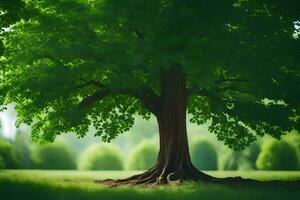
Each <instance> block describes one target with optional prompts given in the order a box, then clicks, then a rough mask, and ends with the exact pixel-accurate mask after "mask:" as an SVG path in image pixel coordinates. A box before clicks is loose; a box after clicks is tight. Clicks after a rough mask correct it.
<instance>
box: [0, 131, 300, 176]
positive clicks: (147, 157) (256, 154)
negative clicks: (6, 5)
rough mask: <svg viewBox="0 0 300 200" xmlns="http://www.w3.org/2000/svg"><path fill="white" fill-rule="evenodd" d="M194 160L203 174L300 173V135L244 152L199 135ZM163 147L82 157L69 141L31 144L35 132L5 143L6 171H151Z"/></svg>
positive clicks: (100, 148) (96, 148) (109, 147)
mask: <svg viewBox="0 0 300 200" xmlns="http://www.w3.org/2000/svg"><path fill="white" fill-rule="evenodd" d="M190 151H191V157H192V160H193V162H194V163H195V166H196V167H197V168H198V169H200V170H299V169H300V135H299V134H291V135H287V136H284V137H283V140H281V141H277V140H274V139H270V138H262V139H260V140H258V142H256V143H254V144H252V145H250V146H249V147H248V148H246V149H245V150H244V151H234V150H231V149H229V148H227V147H225V146H224V145H222V144H221V143H220V142H218V141H216V140H215V139H214V138H212V137H209V135H207V134H202V135H201V136H195V137H193V138H192V141H191V145H190ZM157 152H158V147H157V145H156V144H155V143H154V142H152V141H151V140H143V141H141V142H139V143H138V144H137V145H135V147H134V148H132V149H131V151H130V152H129V154H128V156H127V155H125V154H124V153H122V151H121V150H120V148H119V146H118V145H115V144H94V145H90V146H88V145H87V147H86V149H85V150H84V151H83V152H82V153H81V154H80V156H79V157H78V158H76V156H75V151H74V148H70V145H68V144H67V143H66V141H64V140H58V141H56V142H55V143H53V144H45V145H38V144H33V143H31V139H30V136H29V134H26V133H20V132H19V133H18V134H17V137H16V139H15V140H14V141H10V140H6V139H4V138H1V139H0V169H17V168H21V169H80V170H146V169H148V168H150V167H152V166H153V165H154V164H155V162H156V159H157Z"/></svg>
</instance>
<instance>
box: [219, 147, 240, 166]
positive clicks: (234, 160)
mask: <svg viewBox="0 0 300 200" xmlns="http://www.w3.org/2000/svg"><path fill="white" fill-rule="evenodd" d="M241 157H242V153H241V152H236V151H233V150H231V149H228V148H226V150H223V151H222V152H221V155H220V165H219V169H220V170H238V169H239V160H240V158H241Z"/></svg>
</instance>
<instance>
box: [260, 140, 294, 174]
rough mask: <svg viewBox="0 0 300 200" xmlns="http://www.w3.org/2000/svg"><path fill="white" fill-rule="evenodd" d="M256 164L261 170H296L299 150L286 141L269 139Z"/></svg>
mask: <svg viewBox="0 0 300 200" xmlns="http://www.w3.org/2000/svg"><path fill="white" fill-rule="evenodd" d="M256 166H257V169H259V170H296V169H297V167H298V158H297V152H296V150H295V148H294V147H293V146H292V145H291V144H289V143H288V142H286V141H283V140H282V141H275V140H272V141H267V142H265V143H264V144H263V146H262V150H261V152H260V154H259V155H258V158H257V161H256Z"/></svg>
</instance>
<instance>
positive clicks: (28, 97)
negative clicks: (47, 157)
mask: <svg viewBox="0 0 300 200" xmlns="http://www.w3.org/2000/svg"><path fill="white" fill-rule="evenodd" d="M27 7H28V9H30V13H31V18H30V20H23V21H20V22H18V23H17V24H16V25H15V26H14V28H13V30H12V31H10V32H9V34H7V36H6V38H5V49H6V51H5V52H6V53H5V55H4V57H3V58H2V60H3V61H2V63H3V65H4V66H5V67H3V68H2V73H1V87H0V88H1V89H0V91H1V92H0V94H1V97H0V102H1V104H2V105H5V104H8V103H10V102H16V103H17V106H16V109H17V111H18V123H19V124H20V123H25V124H32V136H33V138H34V139H35V140H37V141H38V140H46V141H50V142H51V141H53V140H54V138H55V136H56V135H59V134H61V133H63V132H74V133H76V134H77V135H78V137H83V136H84V134H85V133H86V132H87V130H88V127H89V125H91V124H92V125H93V126H94V127H95V128H96V129H97V132H96V134H95V136H100V137H101V138H102V140H103V141H110V140H111V139H114V138H115V137H117V136H118V135H119V134H120V133H122V132H124V131H127V130H129V129H130V128H131V127H132V125H133V124H134V116H136V115H140V116H142V117H144V118H146V119H148V118H149V116H150V114H153V115H154V116H155V117H156V118H157V122H158V126H159V138H160V151H159V153H158V158H157V164H156V165H155V166H154V167H153V168H151V169H150V170H149V171H147V172H145V173H143V174H140V175H136V176H133V177H130V178H128V179H125V180H121V181H118V183H121V182H123V183H128V182H133V183H137V184H138V183H169V182H172V181H181V180H202V181H210V180H214V179H213V178H212V177H210V176H208V175H206V174H204V173H202V172H199V171H198V170H197V169H196V168H195V167H194V166H193V164H192V162H191V159H190V155H189V148H188V140H187V133H186V132H187V131H186V113H187V112H188V113H189V114H190V115H191V116H192V117H191V121H192V122H194V123H197V124H203V123H205V122H209V123H210V126H209V130H210V131H211V132H213V133H215V134H216V135H217V137H218V139H219V140H222V141H224V143H225V144H226V145H228V146H229V147H230V148H234V149H236V150H240V149H243V148H244V147H246V146H247V145H249V144H250V143H251V142H253V141H254V140H255V139H256V136H257V135H264V134H270V135H272V136H273V137H275V138H280V136H281V135H282V134H285V133H286V132H287V131H290V130H292V129H297V130H299V124H300V123H299V111H300V108H299V99H300V88H299V87H300V84H299V83H300V81H299V80H300V78H299V77H300V70H299V59H297V55H299V48H300V45H299V41H300V40H299V38H298V35H297V33H296V32H297V30H295V26H294V24H295V23H297V20H298V12H297V11H298V10H297V8H298V7H299V1H298V0H291V1H284V0H276V1H265V0H263V1H261V0H251V1H250V0H225V1H216V0H215V1H213V0H197V1H195V0H144V1H139V0H102V1H93V0H92V1H83V0H62V1H57V0H40V1H27Z"/></svg>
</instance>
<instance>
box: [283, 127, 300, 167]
mask: <svg viewBox="0 0 300 200" xmlns="http://www.w3.org/2000/svg"><path fill="white" fill-rule="evenodd" d="M284 140H286V141H287V142H289V143H290V144H291V145H293V146H294V148H295V149H296V151H297V155H298V162H299V169H300V134H299V133H292V134H289V135H286V136H285V137H284Z"/></svg>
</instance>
